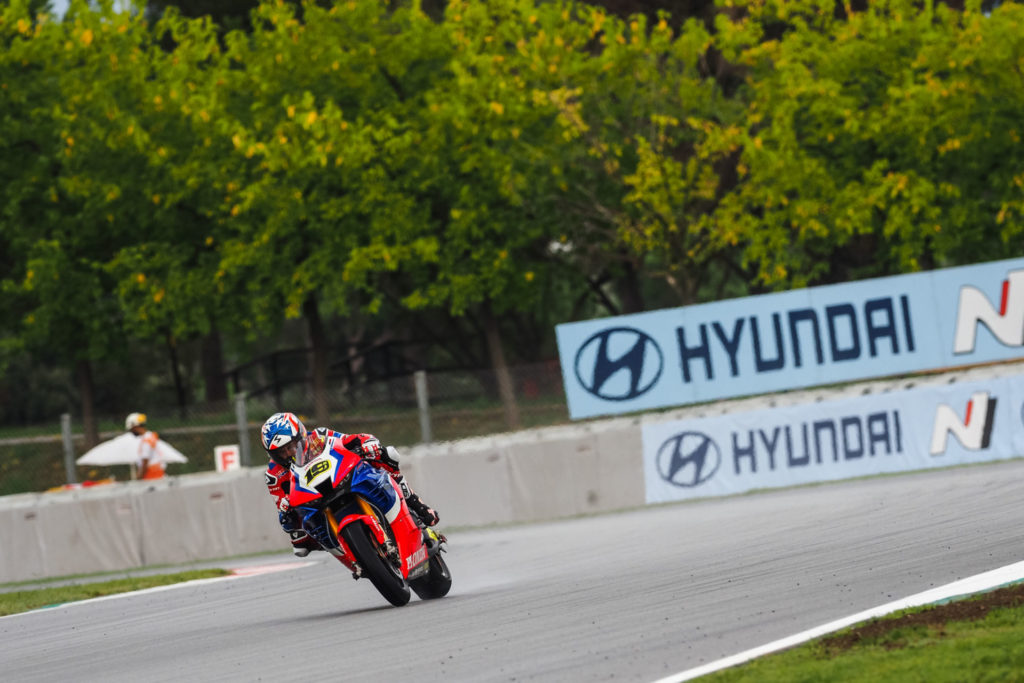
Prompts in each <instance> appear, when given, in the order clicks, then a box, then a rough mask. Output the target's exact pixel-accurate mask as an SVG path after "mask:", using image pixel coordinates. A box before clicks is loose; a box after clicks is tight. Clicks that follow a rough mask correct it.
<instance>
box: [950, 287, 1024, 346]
mask: <svg viewBox="0 0 1024 683" xmlns="http://www.w3.org/2000/svg"><path fill="white" fill-rule="evenodd" d="M978 323H982V324H984V325H985V326H986V327H988V329H989V330H990V331H991V332H992V334H993V335H995V337H996V339H998V340H999V341H1000V342H1002V343H1003V344H1005V345H1006V346H1024V270H1013V271H1010V274H1009V276H1008V277H1007V279H1006V280H1003V296H1002V299H1001V300H1000V302H999V310H998V311H996V309H995V307H994V306H993V305H992V304H991V303H990V302H989V300H988V299H987V298H985V295H984V294H982V293H981V291H980V290H978V289H977V288H975V287H969V286H966V287H962V288H961V289H960V304H959V305H958V306H957V312H956V337H955V339H954V342H953V353H971V352H972V351H974V343H975V341H976V339H977V333H978Z"/></svg>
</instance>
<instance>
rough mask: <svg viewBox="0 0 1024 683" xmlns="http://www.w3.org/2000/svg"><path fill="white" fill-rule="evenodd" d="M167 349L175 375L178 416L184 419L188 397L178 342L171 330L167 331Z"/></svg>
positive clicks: (172, 372)
mask: <svg viewBox="0 0 1024 683" xmlns="http://www.w3.org/2000/svg"><path fill="white" fill-rule="evenodd" d="M167 350H168V351H169V352H170V356H171V374H172V375H173V376H174V395H175V396H176V397H177V398H178V416H179V417H181V419H183V420H184V419H185V408H186V407H187V405H188V397H187V396H186V395H185V383H184V382H183V381H182V379H181V366H180V364H179V363H178V343H177V342H176V341H175V340H174V335H172V334H171V333H170V332H168V333H167Z"/></svg>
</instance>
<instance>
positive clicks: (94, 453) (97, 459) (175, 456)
mask: <svg viewBox="0 0 1024 683" xmlns="http://www.w3.org/2000/svg"><path fill="white" fill-rule="evenodd" d="M140 438H141V437H138V436H135V435H134V434H132V433H131V432H125V433H124V434H122V435H121V436H119V437H117V438H115V439H111V440H110V441H104V442H103V443H101V444H100V445H99V446H96V447H95V448H91V449H89V451H88V452H86V454H85V455H83V456H82V457H80V458H78V460H76V461H75V462H76V463H78V464H79V465H134V464H135V461H136V460H138V454H139V439H140ZM156 448H157V451H159V453H160V457H161V458H162V459H163V461H164V462H188V458H186V457H185V456H184V455H182V454H181V453H180V452H179V451H178V450H177V449H176V448H174V446H172V445H170V444H169V443H167V442H166V441H164V440H163V439H157V441H156Z"/></svg>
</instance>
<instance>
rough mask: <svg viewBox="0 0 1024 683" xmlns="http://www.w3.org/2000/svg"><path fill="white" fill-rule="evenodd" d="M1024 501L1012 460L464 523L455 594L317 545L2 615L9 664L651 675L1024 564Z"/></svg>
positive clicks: (9, 667) (111, 671)
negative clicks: (391, 598) (255, 569)
mask: <svg viewBox="0 0 1024 683" xmlns="http://www.w3.org/2000/svg"><path fill="white" fill-rule="evenodd" d="M1022 501H1024V461H1012V462H1006V463H1000V464H996V465H985V466H977V467H972V468H959V469H951V470H944V471H932V472H927V473H919V474H911V475H903V476H896V477H888V478H880V479H870V480H861V481H853V482H840V483H835V484H829V485H825V486H816V487H808V488H800V489H793V490H788V491H774V492H766V493H759V494H754V495H749V496H743V497H736V498H728V499H718V500H710V501H703V502H695V503H688V504H681V505H671V506H661V507H651V508H645V509H641V510H634V511H629V512H624V513H621V514H616V515H605V516H598V517H589V518H585V519H574V520H568V521H561V522H555V523H547V524H537V525H529V526H515V527H506V528H497V529H488V530H473V531H462V532H458V533H452V534H450V535H449V536H450V538H449V540H450V543H449V546H450V552H449V553H448V555H447V559H448V562H449V565H450V567H451V569H452V574H453V577H454V584H453V587H452V592H451V594H449V596H448V597H446V598H444V599H441V600H437V601H427V602H424V601H420V600H418V599H417V598H415V597H414V598H413V600H412V602H410V603H409V605H407V606H405V607H402V608H397V609H396V608H392V607H390V606H389V605H388V604H387V603H386V602H385V601H384V600H383V598H381V597H380V596H379V595H378V594H377V593H376V591H374V589H373V587H372V586H371V585H370V583H369V582H368V581H358V582H355V581H352V579H351V578H350V577H349V575H348V574H347V572H345V571H344V570H343V568H342V567H341V566H340V565H339V564H338V563H337V562H336V561H335V560H333V559H330V558H325V557H322V556H321V557H319V558H317V562H316V563H315V564H313V565H311V566H307V567H303V568H299V569H295V570H292V571H286V572H278V573H271V574H266V575H261V576H255V577H249V578H238V579H230V580H224V581H216V582H212V583H202V584H195V585H186V586H182V587H177V588H174V589H171V590H165V591H161V592H155V593H143V594H134V595H131V596H128V597H123V598H118V599H112V600H104V601H97V602H92V603H85V604H79V605H70V606H65V607H57V608H51V609H47V610H43V611H40V612H34V613H29V614H24V615H17V616H12V617H7V618H3V619H0V672H2V676H0V677H2V678H3V679H4V680H7V681H55V680H74V681H140V680H141V681H182V680H192V681H215V680H225V681H243V680H244V681H255V680H266V681H290V680H305V679H325V680H346V681H380V680H414V679H416V680H420V681H474V682H476V681H517V682H519V681H600V680H606V681H612V680H614V681H640V682H646V683H649V682H650V681H653V680H655V679H658V678H661V677H663V676H666V675H669V674H673V673H676V672H679V671H683V670H686V669H690V668H692V667H695V666H698V665H700V664H703V663H706V662H709V661H713V660H716V659H719V658H721V657H724V656H727V655H731V654H734V653H736V652H740V651H743V650H747V649H750V648H753V647H756V646H759V645H761V644H764V643H767V642H770V641H774V640H777V639H779V638H783V637H786V636H789V635H791V634H794V633H797V632H800V631H803V630H806V629H809V628H812V627H816V626H818V625H820V624H824V623H827V622H830V621H833V620H836V619H839V618H842V617H844V616H847V615H849V614H852V613H855V612H860V611H862V610H865V609H868V608H872V607H875V606H877V605H880V604H883V603H888V602H891V601H893V600H895V599H897V598H901V597H905V596H907V595H911V594H914V593H918V592H921V591H924V590H926V589H929V588H932V587H934V586H938V585H942V584H945V583H949V582H951V581H954V580H956V579H960V578H963V577H965V576H969V575H973V574H977V573H980V572H983V571H986V570H990V569H994V568H997V567H1002V566H1004V565H1007V564H1011V563H1014V562H1017V561H1019V560H1020V559H1022V558H1021V555H1022V553H1021V550H1022V544H1021V535H1022V532H1021V528H1022V527H1021V524H1020V520H1021V516H1022V507H1024V504H1022ZM285 559H286V557H285V556H281V557H274V558H272V561H277V560H285Z"/></svg>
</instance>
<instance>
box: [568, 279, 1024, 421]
mask: <svg viewBox="0 0 1024 683" xmlns="http://www.w3.org/2000/svg"><path fill="white" fill-rule="evenodd" d="M556 335H557V338H558V353H559V357H560V359H561V364H562V376H563V380H564V384H565V392H566V397H567V399H568V404H569V414H570V416H571V417H572V418H573V419H579V418H585V417H592V416H595V415H613V414H620V413H628V412H635V411H641V410H650V409H655V408H665V407H670V406H680V405H686V404H690V403H700V402H704V401H711V400H715V399H723V398H734V397H738V396H748V395H753V394H763V393H770V392H778V391H786V390H789V389H796V388H806V387H812V386H820V385H825V384H835V383H842V382H852V381H858V380H864V379H870V378H877V377H885V376H890V375H899V374H907V373H914V372H921V371H928V370H937V369H943V368H951V367H957V366H964V365H973V364H976V363H985V362H990V361H999V360H1008V359H1014V358H1021V357H1024V259H1013V260H1008V261H998V262H993V263H986V264H980V265H974V266H965V267H961V268H948V269H944V270H935V271H929V272H926V273H914V274H910V275H898V276H894V277H887V278H878V279H873V280H862V281H859V282H851V283H847V284H841V285H829V286H826V287H812V288H809V289H801V290H794V291H789V292H781V293H778V294H764V295H761V296H754V297H745V298H741V299H730V300H727V301H720V302H717V303H710V304H700V305H696V306H686V307H682V308H672V309H665V310H659V311H651V312H647V313H638V314H634V315H624V316H617V317H614V318H603V319H597V320H588V321H583V322H575V323H565V324H562V325H558V326H557V328H556Z"/></svg>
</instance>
